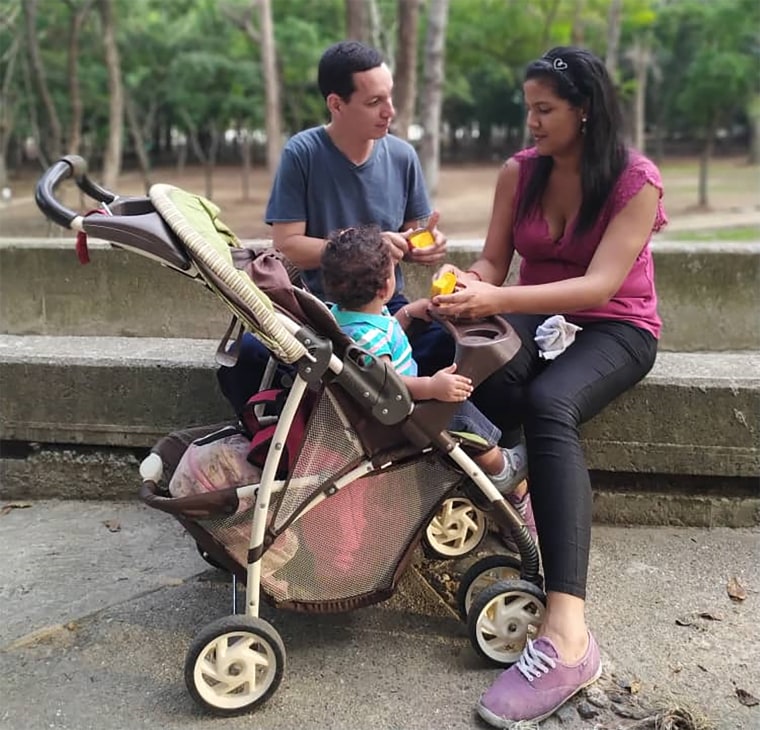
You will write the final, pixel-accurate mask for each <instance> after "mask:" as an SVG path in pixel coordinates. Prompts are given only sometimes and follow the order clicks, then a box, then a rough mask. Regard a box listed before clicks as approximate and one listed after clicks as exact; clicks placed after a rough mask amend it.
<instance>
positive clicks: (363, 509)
mask: <svg viewBox="0 0 760 730" xmlns="http://www.w3.org/2000/svg"><path fill="white" fill-rule="evenodd" d="M70 178H73V180H74V181H75V182H76V185H77V186H78V187H79V188H80V190H82V191H83V192H84V193H85V194H87V195H88V196H90V197H91V198H94V199H95V200H98V201H100V203H101V209H100V211H99V212H100V213H101V214H99V215H87V216H83V215H80V214H77V213H75V212H73V211H71V210H69V209H67V208H66V207H65V206H63V205H62V204H61V203H60V202H59V201H58V200H57V198H56V190H57V188H58V186H59V185H60V184H61V183H62V182H63V181H65V180H67V179H70ZM36 200H37V204H38V206H39V208H40V209H41V210H42V212H43V213H44V214H45V216H46V217H47V218H49V219H50V220H52V221H53V222H55V223H57V224H59V225H61V226H63V227H65V228H68V229H72V230H75V231H77V232H79V235H78V242H77V245H78V247H81V246H82V245H86V243H85V238H84V236H85V235H92V236H97V237H99V238H103V239H106V240H108V241H110V242H111V243H112V245H114V246H117V247H119V248H125V249H128V250H131V251H134V252H136V253H139V254H141V255H143V256H147V257H149V258H151V259H154V260H156V261H158V262H159V263H160V264H162V265H164V266H167V267H169V268H171V269H173V270H175V271H176V272H178V273H180V274H182V275H183V276H187V277H191V278H192V279H195V280H197V281H198V282H199V283H200V284H202V285H203V286H205V287H207V288H208V289H210V290H211V291H212V292H214V293H215V294H216V295H217V296H218V298H219V299H220V300H221V301H222V302H223V303H224V304H225V305H226V306H227V307H228V308H229V310H230V311H231V312H232V315H233V322H234V321H235V320H237V321H238V322H239V323H240V325H241V326H242V327H245V328H246V329H248V330H249V331H251V332H252V333H253V334H254V335H255V336H256V337H257V338H259V339H260V340H261V341H262V342H263V343H264V344H265V345H266V346H267V347H268V349H269V350H270V352H271V354H272V357H273V362H275V361H276V362H279V363H283V364H286V365H289V366H291V368H292V371H293V373H294V375H293V378H292V384H291V385H290V387H289V388H288V389H287V391H286V392H285V393H284V394H283V397H282V398H281V399H280V402H279V404H278V408H277V409H276V412H274V413H271V412H267V410H266V407H263V408H259V407H258V406H257V407H256V408H255V412H256V418H255V419H254V420H255V421H257V426H256V427H261V425H262V424H269V427H270V434H269V436H268V438H267V439H266V440H265V441H264V444H265V449H264V450H265V457H264V459H263V461H262V462H261V464H260V469H259V470H258V471H254V472H250V473H248V475H247V477H246V481H244V483H232V484H228V485H226V486H225V485H223V486H222V488H215V489H213V490H210V491H199V492H198V493H194V494H183V495H181V496H178V495H177V493H173V492H172V490H171V488H170V486H171V483H172V479H173V477H174V476H175V472H176V471H177V470H178V466H179V465H180V464H181V463H182V460H183V457H184V456H185V455H186V454H187V453H188V452H189V451H190V450H191V449H196V448H201V447H203V446H206V447H208V446H209V444H213V443H216V441H215V439H218V438H226V435H225V434H228V435H229V434H231V436H233V437H234V436H235V434H238V435H239V434H240V433H242V432H241V431H240V430H239V424H236V423H230V424H227V425H226V426H223V427H222V428H220V427H219V425H214V426H208V427H201V428H194V429H188V430H185V431H177V432H175V433H172V434H169V435H168V436H166V437H165V438H163V439H161V440H160V441H159V442H158V443H157V444H156V445H155V446H154V448H153V449H152V452H151V454H150V455H149V456H148V457H147V458H146V459H145V460H144V461H143V463H142V464H141V467H140V474H141V477H142V486H141V490H140V497H141V499H142V500H143V501H144V502H145V503H146V504H147V505H149V506H151V507H153V508H156V509H159V510H162V511H164V512H166V513H168V514H170V515H172V516H173V517H174V518H176V519H177V520H178V521H179V522H180V523H181V524H182V525H183V527H184V528H185V529H186V530H187V532H188V533H190V535H191V536H192V537H193V538H194V539H195V541H196V542H197V544H198V546H199V549H200V551H201V554H202V555H203V556H204V557H205V558H206V559H207V560H208V561H209V562H211V563H212V564H214V565H218V566H221V567H223V568H225V569H226V570H228V571H229V572H230V573H231V575H232V577H233V613H232V615H229V616H225V617H222V618H220V619H218V620H216V621H214V622H213V623H211V624H209V625H208V626H206V627H205V628H203V629H202V630H201V631H200V632H199V633H198V635H197V636H196V638H195V639H194V641H193V642H192V643H191V646H190V648H189V650H188V653H187V657H186V661H185V680H186V683H187V687H188V690H189V692H190V694H191V696H192V697H193V698H194V699H195V700H196V701H197V702H198V703H199V704H200V705H201V706H202V707H204V708H206V709H208V710H209V711H211V712H213V713H215V714H218V715H234V714H239V713H242V712H247V711H249V710H252V709H254V708H255V707H257V706H260V705H261V704H262V703H263V702H265V701H266V700H267V699H268V698H269V697H271V696H272V694H273V693H274V692H275V691H276V690H277V688H278V686H279V684H280V682H281V680H282V677H283V673H284V669H285V648H284V646H283V642H282V639H281V637H280V636H279V634H278V632H277V630H276V629H275V628H274V627H273V626H272V625H271V624H270V623H269V622H267V621H266V620H264V619H263V618H261V616H260V609H261V601H262V599H267V600H268V602H270V603H271V604H273V605H274V607H276V608H284V609H290V610H296V611H305V612H328V611H329V612H337V611H347V610H351V609H354V608H359V607H362V606H367V605H370V604H373V603H377V602H379V601H382V600H385V599H387V598H388V597H390V596H391V595H392V594H393V592H394V590H395V588H396V586H397V583H398V581H399V579H400V577H401V575H402V573H403V571H404V569H405V568H406V566H407V565H408V564H409V562H410V561H411V559H412V556H413V552H414V550H415V548H416V547H417V545H418V544H419V542H420V540H421V538H422V535H423V532H424V531H425V529H426V527H427V526H428V525H429V524H430V521H431V518H432V517H433V516H434V515H435V514H436V513H437V511H438V510H439V507H440V505H441V504H442V502H443V501H444V500H446V499H448V498H450V497H451V496H452V495H454V494H463V495H466V497H467V498H468V499H470V500H471V501H472V502H473V503H475V504H476V505H477V506H478V507H479V508H480V509H482V510H485V511H487V512H488V513H489V514H490V516H491V517H492V518H493V520H494V521H495V522H496V524H497V525H498V526H499V527H501V528H502V529H504V530H510V531H511V532H512V534H513V535H514V537H515V541H516V543H517V545H518V548H519V553H520V560H519V562H515V561H514V560H513V559H512V558H511V557H510V556H507V555H489V556H487V557H485V558H483V559H482V560H480V561H478V562H476V563H475V564H474V565H473V566H472V567H471V568H470V569H469V570H468V571H467V572H466V573H465V575H464V576H463V577H462V580H461V584H460V586H459V596H458V600H459V608H460V611H461V614H462V619H463V620H464V621H465V622H466V623H467V628H468V634H469V637H470V639H471V642H472V644H473V647H474V648H475V649H476V651H477V652H478V653H479V654H481V655H482V656H483V657H485V658H486V659H488V660H489V661H491V662H494V663H496V664H499V665H502V666H506V665H509V664H511V663H513V662H515V661H517V659H518V658H519V656H520V654H521V652H522V649H523V646H524V644H525V642H526V639H527V638H528V637H529V636H531V635H532V634H533V633H535V631H536V630H537V628H538V627H539V626H540V623H541V621H542V619H543V614H544V610H545V602H546V598H545V595H544V593H543V591H542V578H541V576H540V574H539V559H538V553H537V549H536V546H535V544H534V543H533V541H532V539H531V538H530V534H529V533H528V531H527V529H526V527H525V525H524V524H523V523H522V521H521V519H520V516H519V514H518V513H517V512H516V511H515V509H514V508H513V507H512V506H511V505H510V504H509V503H508V502H507V501H506V500H505V499H504V497H503V496H502V495H501V494H500V493H499V492H498V491H497V490H496V488H495V487H494V486H493V484H492V483H491V482H490V480H489V479H488V478H487V477H486V475H485V474H484V473H483V472H482V470H481V469H480V468H479V467H478V465H477V464H476V463H475V462H474V461H473V459H472V457H471V455H470V454H471V453H472V451H473V449H477V448H478V446H477V444H471V443H469V444H468V439H467V438H466V437H455V436H453V435H452V434H450V433H449V432H448V431H447V430H446V424H447V423H448V422H449V419H450V417H451V415H452V412H453V409H454V408H456V404H452V403H442V402H438V401H425V402H421V403H414V402H413V401H412V400H411V398H410V396H409V393H408V391H407V390H406V388H405V386H404V385H403V383H402V382H401V380H400V378H399V377H398V376H397V375H396V373H395V372H394V371H393V370H392V369H391V368H390V366H389V365H388V364H387V363H385V362H384V361H382V360H380V359H377V358H375V357H374V356H372V355H371V354H369V353H368V352H366V351H364V350H362V349H360V348H359V347H357V346H356V345H355V344H354V343H353V342H352V341H351V340H350V339H349V338H348V337H347V336H346V335H345V334H344V333H343V332H342V331H341V330H340V328H339V327H338V325H337V323H336V322H335V320H334V318H333V317H332V315H331V313H330V311H329V310H328V309H327V307H326V306H325V305H324V304H323V303H322V302H321V301H320V300H318V299H317V298H315V297H314V296H312V295H311V294H310V293H309V292H307V291H306V290H304V289H301V288H298V287H297V286H293V284H292V283H291V280H290V278H289V275H288V271H287V269H286V266H285V264H284V262H283V260H282V259H281V258H280V257H278V255H277V254H276V253H274V252H272V251H264V252H255V251H252V250H250V249H247V248H243V247H241V246H240V243H239V241H238V240H237V238H236V237H235V236H234V234H233V233H232V232H231V231H230V230H229V229H228V228H227V227H226V226H225V225H224V224H223V223H222V222H221V221H220V220H219V219H218V215H217V214H218V209H217V208H216V207H215V206H214V205H213V204H212V203H210V202H209V201H207V200H205V199H203V198H201V197H199V196H196V195H192V194H190V193H188V192H185V191H183V190H181V189H179V188H176V187H173V186H170V185H164V184H158V185H153V186H152V187H151V189H150V193H149V196H146V197H125V198H120V197H118V196H117V195H115V194H114V193H111V192H109V191H107V190H105V189H103V188H101V187H100V186H99V185H97V184H95V183H94V182H93V181H91V180H90V179H89V178H88V176H87V168H86V163H85V161H84V160H83V159H82V158H80V157H76V156H68V157H65V158H63V159H61V160H60V161H58V162H56V163H55V164H54V165H53V166H52V167H50V168H49V169H48V170H47V171H46V172H45V173H44V174H43V176H42V178H41V179H40V181H39V183H38V185H37V190H36ZM442 321H443V320H442ZM443 324H444V325H445V326H446V327H447V328H448V329H449V331H450V332H451V335H452V337H454V339H455V342H456V362H457V369H458V372H460V373H462V374H465V375H467V376H469V377H470V378H472V380H473V384H474V385H476V386H477V385H478V384H479V383H481V382H482V381H483V380H484V379H485V378H486V377H488V376H489V375H490V374H491V373H492V372H494V371H495V370H496V369H497V368H498V367H500V366H501V365H502V364H503V363H505V362H507V361H508V360H509V359H510V358H511V357H513V356H514V354H515V352H516V351H517V349H518V348H519V346H520V342H519V339H518V338H517V336H516V334H515V333H514V332H513V330H512V329H511V328H510V326H509V325H508V324H507V323H506V321H505V320H503V319H501V318H499V317H494V318H490V319H487V320H482V321H472V322H456V323H453V322H447V321H443ZM230 331H232V327H231V329H230ZM228 332H229V331H228ZM226 339H227V338H225V340H226ZM231 350H234V346H233V347H232V348H228V347H224V348H222V349H221V355H222V359H224V358H225V357H230V352H231ZM265 381H266V376H265ZM259 405H261V404H259ZM296 427H298V429H302V433H300V435H299V438H298V443H297V444H296V445H295V446H294V439H293V438H292V433H293V432H294V429H296ZM236 429H238V430H237V431H236ZM257 433H258V432H257ZM220 434H221V436H220ZM255 435H256V434H254V436H255ZM250 436H251V433H250V429H249V432H247V433H246V437H247V438H248V437H250ZM285 451H287V454H284V452H285ZM241 536H243V539H241ZM236 580H241V581H243V582H244V583H245V606H244V607H243V609H242V611H238V608H237V606H236V604H235V603H234V596H235V595H236V586H235V581H236Z"/></svg>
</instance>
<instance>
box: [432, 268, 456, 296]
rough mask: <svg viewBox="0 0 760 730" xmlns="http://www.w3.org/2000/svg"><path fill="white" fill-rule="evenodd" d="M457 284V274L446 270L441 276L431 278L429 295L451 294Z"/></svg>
mask: <svg viewBox="0 0 760 730" xmlns="http://www.w3.org/2000/svg"><path fill="white" fill-rule="evenodd" d="M456 285H457V276H456V274H455V273H453V272H452V271H447V272H446V273H445V274H444V275H443V276H439V277H438V278H437V279H433V285H432V286H431V287H430V296H431V297H434V296H437V295H438V294H451V293H452V292H453V291H454V289H455V288H456Z"/></svg>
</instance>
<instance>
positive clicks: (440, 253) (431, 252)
mask: <svg viewBox="0 0 760 730" xmlns="http://www.w3.org/2000/svg"><path fill="white" fill-rule="evenodd" d="M440 217H441V216H440V213H439V212H438V211H437V210H434V211H433V212H432V213H431V215H430V218H429V219H428V222H427V225H426V226H425V228H427V229H428V230H429V231H430V232H431V233H432V234H433V238H434V239H435V243H434V244H433V245H432V246H426V247H425V248H414V247H413V246H409V252H408V254H407V256H406V260H407V261H411V262H412V263H414V264H422V265H424V266H435V264H439V263H440V262H441V261H443V259H444V258H446V236H444V235H443V233H441V231H439V230H438V220H439V219H440ZM410 233H411V231H405V232H404V236H406V237H407V238H408V236H409V234H410Z"/></svg>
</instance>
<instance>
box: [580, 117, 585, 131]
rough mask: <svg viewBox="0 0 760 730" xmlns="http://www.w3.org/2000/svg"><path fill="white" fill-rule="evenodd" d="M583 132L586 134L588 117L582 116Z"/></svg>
mask: <svg viewBox="0 0 760 730" xmlns="http://www.w3.org/2000/svg"><path fill="white" fill-rule="evenodd" d="M581 134H586V117H581Z"/></svg>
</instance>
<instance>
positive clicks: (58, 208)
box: [34, 155, 118, 228]
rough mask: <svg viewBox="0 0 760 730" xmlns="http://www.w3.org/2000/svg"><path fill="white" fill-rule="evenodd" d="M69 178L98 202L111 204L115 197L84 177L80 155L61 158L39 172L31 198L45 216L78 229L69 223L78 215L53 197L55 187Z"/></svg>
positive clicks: (85, 168) (65, 225)
mask: <svg viewBox="0 0 760 730" xmlns="http://www.w3.org/2000/svg"><path fill="white" fill-rule="evenodd" d="M71 177H73V178H74V181H75V182H76V184H77V187H78V188H79V189H80V190H81V191H82V192H83V193H84V194H85V195H89V196H90V197H91V198H94V199H95V200H98V201H100V202H101V203H112V202H113V201H114V200H116V198H117V197H118V196H117V195H116V194H115V193H112V192H110V191H109V190H106V189H105V188H102V187H100V185H98V184H97V183H94V182H93V181H92V180H90V178H89V177H87V163H86V162H85V161H84V159H83V158H82V157H79V155H66V157H62V158H61V159H60V160H58V162H56V163H54V164H53V165H51V166H50V167H49V168H48V169H47V170H45V172H44V173H42V177H41V178H40V179H39V182H38V183H37V187H36V189H35V191H34V199H35V201H36V202H37V207H38V208H39V209H40V210H41V211H42V212H43V213H44V215H45V217H46V218H49V219H50V220H51V221H53V222H54V223H57V224H58V225H59V226H62V227H63V228H72V227H73V228H79V226H77V225H74V226H72V223H73V222H74V220H75V219H77V218H79V217H80V214H79V213H75V212H74V211H73V210H69V209H68V208H67V207H66V206H64V205H63V204H62V203H61V202H59V201H58V199H57V198H56V189H57V188H58V186H59V185H60V184H61V183H62V182H63V181H64V180H68V179H69V178H71Z"/></svg>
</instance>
